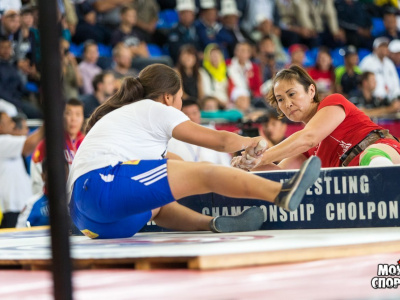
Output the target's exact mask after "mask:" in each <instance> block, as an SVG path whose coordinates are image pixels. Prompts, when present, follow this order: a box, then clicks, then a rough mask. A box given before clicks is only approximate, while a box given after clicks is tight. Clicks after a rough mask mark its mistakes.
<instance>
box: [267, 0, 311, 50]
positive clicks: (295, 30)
mask: <svg viewBox="0 0 400 300" xmlns="http://www.w3.org/2000/svg"><path fill="white" fill-rule="evenodd" d="M275 5H276V8H277V12H278V16H279V29H280V32H281V41H282V45H283V46H284V47H290V46H291V45H293V44H306V45H307V46H308V47H310V48H312V47H315V46H317V45H318V35H317V32H316V31H315V30H314V29H309V28H307V27H305V26H304V25H303V22H302V19H301V16H304V15H305V14H307V6H306V5H304V1H303V0H301V1H287V0H276V1H275Z"/></svg>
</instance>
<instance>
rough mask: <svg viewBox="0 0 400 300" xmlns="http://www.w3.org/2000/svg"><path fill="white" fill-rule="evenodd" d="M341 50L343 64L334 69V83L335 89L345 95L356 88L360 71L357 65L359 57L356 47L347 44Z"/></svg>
mask: <svg viewBox="0 0 400 300" xmlns="http://www.w3.org/2000/svg"><path fill="white" fill-rule="evenodd" d="M341 51H342V52H341V53H342V54H343V56H344V65H343V66H338V67H337V68H336V69H335V85H336V91H337V92H338V93H341V94H343V95H345V96H346V95H349V93H351V92H352V91H353V90H356V89H357V88H358V84H359V83H360V75H361V74H362V71H361V69H360V67H359V66H358V62H359V58H358V52H357V49H356V47H354V46H353V45H349V46H346V47H344V48H343V49H342V50H341Z"/></svg>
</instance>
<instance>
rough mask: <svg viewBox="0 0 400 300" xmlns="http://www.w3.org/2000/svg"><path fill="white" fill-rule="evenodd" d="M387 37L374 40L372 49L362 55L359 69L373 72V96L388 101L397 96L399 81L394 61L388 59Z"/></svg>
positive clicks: (399, 94)
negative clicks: (367, 53)
mask: <svg viewBox="0 0 400 300" xmlns="http://www.w3.org/2000/svg"><path fill="white" fill-rule="evenodd" d="M388 45H389V39H388V38H387V37H378V38H376V39H375V40H374V44H373V49H374V51H373V52H372V53H371V54H369V55H367V56H366V57H364V59H363V60H362V61H361V63H360V69H361V70H362V71H363V72H365V71H369V72H372V73H374V74H375V78H376V88H375V91H374V96H376V97H378V98H381V99H384V98H388V99H389V101H393V100H394V99H397V98H399V96H400V81H399V76H398V75H397V71H396V67H395V65H394V63H393V62H392V61H391V60H390V59H389V57H388V55H389V50H388Z"/></svg>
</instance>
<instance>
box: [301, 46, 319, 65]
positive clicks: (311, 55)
mask: <svg viewBox="0 0 400 300" xmlns="http://www.w3.org/2000/svg"><path fill="white" fill-rule="evenodd" d="M317 55H318V48H317V47H316V48H311V49H309V50H307V51H306V58H305V62H304V66H305V67H307V68H308V67H313V66H314V65H315V62H316V61H317Z"/></svg>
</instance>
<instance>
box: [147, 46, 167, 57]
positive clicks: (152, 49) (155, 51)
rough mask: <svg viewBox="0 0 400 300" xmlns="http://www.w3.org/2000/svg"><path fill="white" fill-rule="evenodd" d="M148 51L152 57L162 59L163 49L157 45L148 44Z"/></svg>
mask: <svg viewBox="0 0 400 300" xmlns="http://www.w3.org/2000/svg"><path fill="white" fill-rule="evenodd" d="M147 49H148V50H149V53H150V56H152V57H160V56H162V55H163V52H162V50H161V48H160V47H159V46H157V45H156V44H147Z"/></svg>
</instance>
